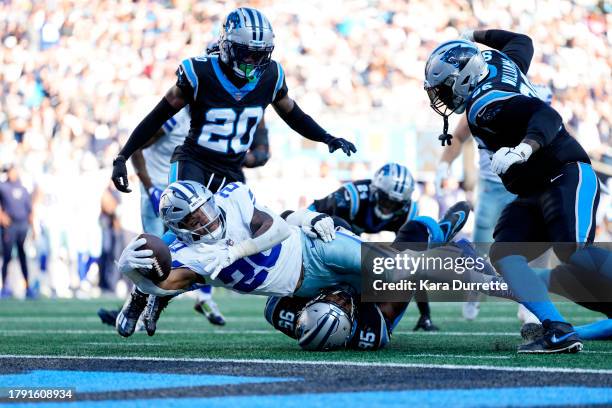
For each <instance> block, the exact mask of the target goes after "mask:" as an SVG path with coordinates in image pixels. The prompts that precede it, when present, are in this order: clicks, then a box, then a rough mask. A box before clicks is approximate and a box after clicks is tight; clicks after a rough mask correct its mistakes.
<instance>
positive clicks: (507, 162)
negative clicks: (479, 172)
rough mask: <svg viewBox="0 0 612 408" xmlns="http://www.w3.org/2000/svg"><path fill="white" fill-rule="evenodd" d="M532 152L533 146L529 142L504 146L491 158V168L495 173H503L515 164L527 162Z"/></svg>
mask: <svg viewBox="0 0 612 408" xmlns="http://www.w3.org/2000/svg"><path fill="white" fill-rule="evenodd" d="M531 153H533V148H532V147H531V146H530V145H528V144H527V143H521V144H519V145H518V146H516V147H502V148H501V149H499V150H498V151H497V152H495V154H494V155H493V157H492V158H491V170H493V172H494V173H495V174H498V175H502V174H504V173H505V172H507V171H508V169H509V168H510V166H512V165H513V164H516V163H525V162H526V161H527V160H528V159H529V157H530V156H531Z"/></svg>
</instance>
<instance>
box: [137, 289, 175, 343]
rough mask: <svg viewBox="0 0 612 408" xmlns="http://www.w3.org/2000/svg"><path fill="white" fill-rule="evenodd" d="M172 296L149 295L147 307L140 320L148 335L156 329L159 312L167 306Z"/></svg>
mask: <svg viewBox="0 0 612 408" xmlns="http://www.w3.org/2000/svg"><path fill="white" fill-rule="evenodd" d="M172 297H173V296H149V301H148V302H147V307H146V308H145V311H144V315H143V319H142V322H143V323H144V327H145V330H146V331H147V334H148V335H149V336H152V335H154V334H155V330H157V321H158V320H159V316H160V315H161V312H163V310H164V309H165V308H166V306H168V303H169V302H170V299H172Z"/></svg>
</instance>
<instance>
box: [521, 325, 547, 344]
mask: <svg viewBox="0 0 612 408" xmlns="http://www.w3.org/2000/svg"><path fill="white" fill-rule="evenodd" d="M521 337H522V338H523V340H525V341H528V342H532V341H535V340H538V339H541V338H542V337H544V327H543V326H542V325H541V324H539V323H525V324H524V325H523V326H522V327H521Z"/></svg>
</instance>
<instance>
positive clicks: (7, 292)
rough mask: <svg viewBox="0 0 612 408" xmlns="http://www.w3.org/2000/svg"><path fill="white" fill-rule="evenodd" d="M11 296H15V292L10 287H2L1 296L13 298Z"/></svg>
mask: <svg viewBox="0 0 612 408" xmlns="http://www.w3.org/2000/svg"><path fill="white" fill-rule="evenodd" d="M11 297H13V292H12V291H11V290H10V289H9V288H7V287H6V286H4V287H3V288H2V291H0V298H11Z"/></svg>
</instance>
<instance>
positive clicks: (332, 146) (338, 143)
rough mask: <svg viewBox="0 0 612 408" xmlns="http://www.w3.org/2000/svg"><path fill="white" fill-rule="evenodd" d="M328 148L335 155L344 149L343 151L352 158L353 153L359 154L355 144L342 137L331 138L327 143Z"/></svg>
mask: <svg viewBox="0 0 612 408" xmlns="http://www.w3.org/2000/svg"><path fill="white" fill-rule="evenodd" d="M327 146H328V147H329V152H330V153H333V152H335V151H336V150H338V149H342V151H343V152H344V153H345V154H346V155H347V156H350V155H351V153H356V152H357V148H356V147H355V145H354V144H352V143H351V142H349V141H348V140H346V139H342V138H341V137H333V136H332V137H331V138H330V139H329V141H328V142H327Z"/></svg>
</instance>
